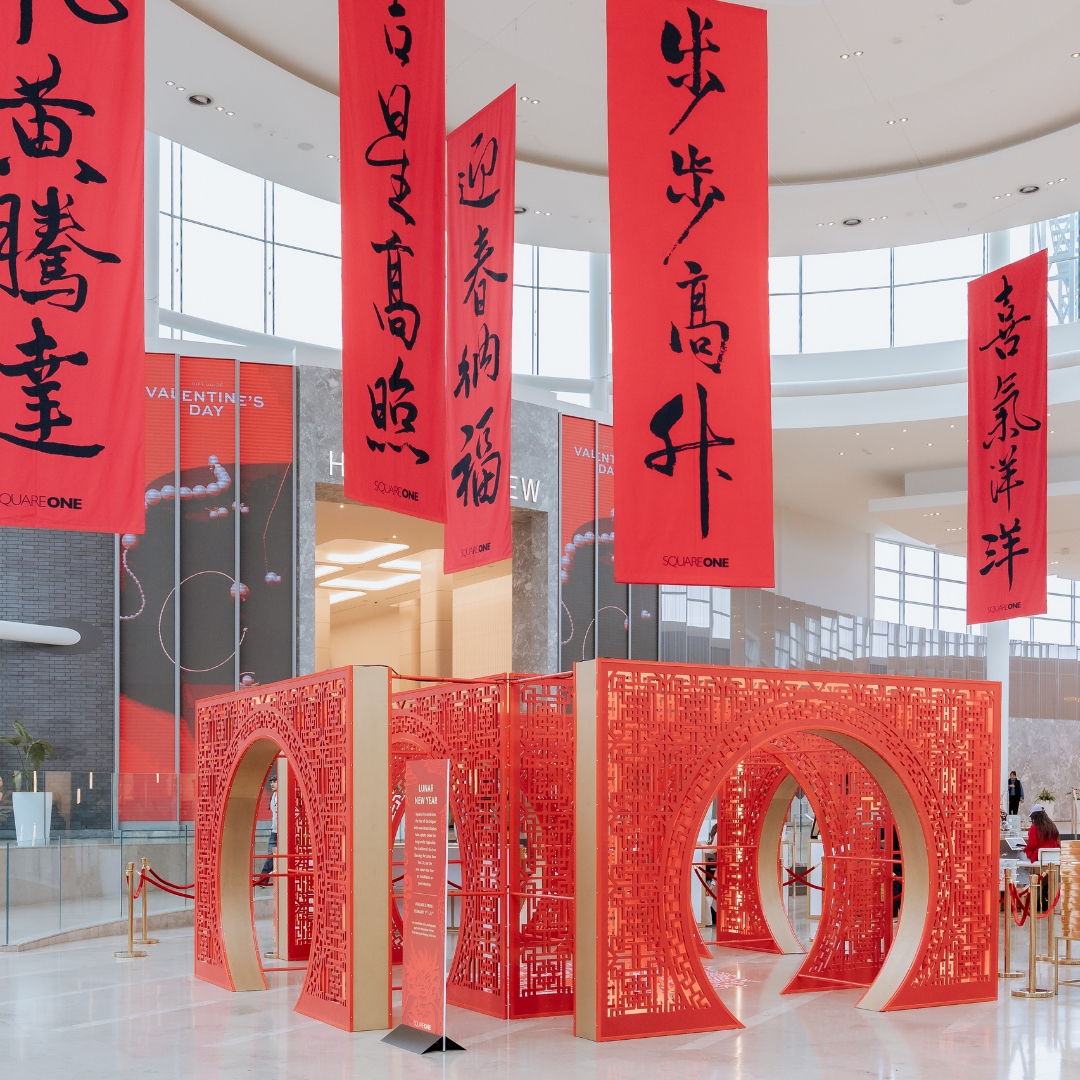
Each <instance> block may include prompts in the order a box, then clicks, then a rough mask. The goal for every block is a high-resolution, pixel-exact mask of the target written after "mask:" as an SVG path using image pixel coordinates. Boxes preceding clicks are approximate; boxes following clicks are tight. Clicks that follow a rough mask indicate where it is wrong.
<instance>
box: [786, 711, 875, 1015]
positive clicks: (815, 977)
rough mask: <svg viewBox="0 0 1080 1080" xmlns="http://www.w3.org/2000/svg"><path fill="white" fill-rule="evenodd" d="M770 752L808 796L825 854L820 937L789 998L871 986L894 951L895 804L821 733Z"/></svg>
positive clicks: (801, 735)
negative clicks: (802, 993)
mask: <svg viewBox="0 0 1080 1080" xmlns="http://www.w3.org/2000/svg"><path fill="white" fill-rule="evenodd" d="M769 750H770V751H771V752H772V753H773V754H775V755H776V756H777V758H778V759H779V760H780V761H781V762H782V763H783V764H784V765H786V766H787V769H788V771H790V772H791V773H792V775H794V777H795V778H796V780H798V782H799V785H800V786H801V787H802V789H803V791H804V792H805V793H806V795H807V797H808V798H809V800H810V804H811V806H812V807H813V809H814V814H815V817H816V819H817V824H818V828H819V830H820V833H821V842H822V847H823V848H824V857H823V862H822V867H821V887H822V898H821V918H820V920H819V922H818V932H817V934H816V935H815V937H814V943H813V945H812V946H811V947H810V952H809V954H808V955H807V957H806V960H805V961H804V962H803V964H802V966H801V967H800V968H799V971H798V972H797V974H796V975H795V978H794V979H792V981H791V982H790V983H789V984H788V986H787V988H786V989H785V990H784V993H789V994H790V993H793V992H796V991H803V990H830V989H839V988H842V987H855V986H869V985H870V984H871V983H872V982H873V981H874V979H875V978H876V977H877V973H878V972H879V971H880V970H881V965H882V964H883V963H884V962H885V956H886V954H887V953H888V951H889V947H890V946H891V945H892V935H893V920H892V906H893V819H892V814H891V813H890V811H889V804H888V803H887V802H886V800H885V796H884V794H883V793H882V791H881V788H880V787H878V785H877V782H876V781H875V780H874V778H873V777H872V776H871V775H870V773H869V771H868V770H867V769H866V768H865V767H864V766H863V765H861V764H860V763H859V761H858V760H856V758H854V757H853V756H852V755H851V754H849V753H848V752H847V751H846V750H844V749H842V748H841V747H839V746H837V745H836V744H835V743H832V742H829V740H828V739H825V738H822V737H821V736H820V735H812V734H810V733H809V732H797V733H795V734H790V735H785V736H782V737H781V738H779V739H774V740H773V741H772V742H770V743H769Z"/></svg>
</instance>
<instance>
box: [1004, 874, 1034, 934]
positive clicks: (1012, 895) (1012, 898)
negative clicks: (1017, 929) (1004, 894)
mask: <svg viewBox="0 0 1080 1080" xmlns="http://www.w3.org/2000/svg"><path fill="white" fill-rule="evenodd" d="M1017 906H1019V907H1020V910H1021V911H1022V912H1023V918H1020V919H1018V918H1017V917H1016V909H1017ZM1009 908H1010V910H1011V911H1012V917H1013V922H1015V923H1016V925H1017V926H1023V925H1024V923H1026V922H1027V921H1028V915H1030V914H1031V890H1030V889H1028V890H1027V892H1025V893H1024V898H1023V900H1022V901H1021V899H1020V893H1019V891H1018V890H1017V888H1016V886H1015V885H1014V884H1013V883H1012V882H1011V881H1010V882H1009Z"/></svg>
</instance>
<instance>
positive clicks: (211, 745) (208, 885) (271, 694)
mask: <svg viewBox="0 0 1080 1080" xmlns="http://www.w3.org/2000/svg"><path fill="white" fill-rule="evenodd" d="M351 679H352V672H351V669H347V670H338V671H330V672H324V673H322V674H320V675H311V676H307V677H305V678H302V679H293V680H291V681H289V682H284V683H277V684H274V686H272V687H260V688H259V689H258V690H252V691H249V692H241V693H239V694H232V695H229V696H228V697H225V698H220V699H211V700H209V701H207V702H201V703H200V704H199V711H198V807H197V811H196V820H195V973H196V975H197V976H198V977H199V978H201V979H205V980H207V981H208V982H213V983H216V984H217V985H219V986H223V987H225V988H226V989H229V990H232V989H233V983H232V978H231V977H230V975H229V970H228V965H227V963H226V960H225V947H224V942H223V940H222V930H221V919H220V915H219V911H220V896H219V885H220V875H221V870H220V866H219V865H218V864H219V860H220V838H221V828H222V823H223V819H224V812H225V802H226V798H227V795H228V792H229V789H230V787H231V785H232V782H233V776H234V774H235V771H236V768H237V766H238V764H239V762H240V761H241V759H242V758H243V756H244V753H245V752H246V751H247V749H248V748H249V747H250V746H251V745H252V744H253V743H254V742H256V741H257V740H260V739H270V740H272V741H274V742H276V743H277V744H278V745H279V746H280V747H281V749H282V750H283V751H284V752H285V753H286V755H287V756H288V758H289V773H290V775H291V776H295V778H296V781H297V784H298V786H299V788H300V790H301V792H302V794H303V798H304V802H305V804H306V805H307V806H310V807H314V808H315V812H314V813H313V814H312V816H311V823H310V824H311V834H312V835H311V851H312V855H313V859H314V865H315V867H316V874H315V877H314V898H313V911H314V912H317V915H318V917H317V918H315V919H314V936H313V938H312V941H311V946H310V961H309V964H308V969H307V974H306V975H305V977H304V985H303V989H302V990H301V993H300V1000H299V1001H298V1002H297V1006H296V1008H297V1011H299V1012H302V1013H305V1014H306V1015H308V1016H312V1017H315V1018H317V1019H320V1020H325V1021H326V1022H327V1023H330V1024H333V1025H335V1026H337V1027H343V1028H346V1029H349V1028H350V1027H351V1023H352V1011H351V1004H352V1003H351V999H350V994H351V985H352V983H351V950H350V947H349V939H348V932H347V923H346V919H347V916H348V913H349V911H350V910H351V904H350V885H351V880H350V876H349V868H348V866H347V864H346V862H345V860H344V859H343V857H342V854H343V852H345V851H347V850H349V849H350V846H351V836H350V834H351V822H352V806H351V801H350V798H349V793H348V787H347V782H346V777H347V770H348V769H349V768H350V767H351V764H352V762H351V739H350V735H349V732H350V722H351V716H350V711H349V710H350V695H351ZM252 825H253V826H254V821H253V822H252ZM290 839H291V837H290Z"/></svg>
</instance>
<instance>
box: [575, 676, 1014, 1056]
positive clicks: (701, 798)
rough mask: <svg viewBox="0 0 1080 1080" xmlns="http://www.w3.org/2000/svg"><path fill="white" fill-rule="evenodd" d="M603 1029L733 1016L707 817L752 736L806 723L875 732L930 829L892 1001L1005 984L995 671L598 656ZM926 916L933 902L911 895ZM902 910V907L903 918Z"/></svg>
mask: <svg viewBox="0 0 1080 1080" xmlns="http://www.w3.org/2000/svg"><path fill="white" fill-rule="evenodd" d="M596 672H597V693H596V700H597V753H598V757H599V760H600V761H601V762H605V763H606V766H607V774H606V775H607V781H606V791H604V790H602V791H601V793H600V795H599V800H600V801H599V806H598V810H597V828H598V847H599V850H600V851H601V852H607V857H606V860H603V861H602V862H601V879H600V881H599V882H598V892H599V895H598V898H597V927H598V930H599V932H600V933H601V935H602V939H601V940H602V941H603V940H604V939H605V938H606V947H601V948H599V949H598V964H599V965H600V966H599V967H598V971H597V979H598V984H599V985H598V990H599V995H600V996H599V1009H598V1015H597V1028H596V1030H597V1037H598V1038H600V1039H611V1038H616V1039H618V1038H632V1037H637V1036H645V1035H660V1034H674V1033H677V1032H690V1031H701V1030H717V1029H720V1028H725V1027H736V1026H738V1022H737V1021H736V1020H735V1018H734V1017H732V1016H731V1014H730V1013H729V1012H728V1011H727V1009H725V1008H724V1006H723V1005H722V1004H721V1002H720V1000H719V999H718V998H717V996H716V994H715V992H714V991H713V989H712V987H711V985H710V984H709V982H708V980H707V978H706V977H705V974H704V970H703V968H702V966H701V962H700V960H699V958H698V955H697V949H696V942H695V936H696V927H695V919H694V914H693V912H692V910H690V903H689V894H690V890H689V888H688V887H687V884H688V881H689V872H690V871H689V866H690V863H691V861H692V858H693V852H694V845H695V843H696V840H697V835H698V834H697V828H698V825H699V823H700V821H701V820H702V818H703V816H704V814H705V810H706V808H707V805H708V803H709V801H710V800H711V799H712V797H713V796H714V794H715V793H716V791H717V789H718V787H719V786H720V783H721V782H722V781H723V780H724V779H725V778H726V777H727V776H728V774H729V773H730V772H731V771H732V770H733V768H734V767H735V766H736V765H737V763H738V762H739V761H740V760H742V759H744V758H745V757H746V756H747V755H748V754H749V753H752V752H753V751H755V750H757V749H761V748H765V747H766V745H767V744H768V743H770V742H772V741H774V740H777V739H779V738H782V737H784V736H789V735H795V734H796V733H798V732H804V731H822V732H835V733H837V734H838V735H841V736H846V737H850V738H853V739H856V740H857V741H859V742H861V743H862V744H864V745H865V746H867V747H869V748H870V749H871V750H872V751H874V752H875V753H876V754H877V755H879V756H880V757H881V758H882V759H883V760H884V761H885V762H886V763H887V764H888V765H889V767H890V768H891V769H892V770H893V771H894V772H895V773H896V774H897V775H898V776H899V778H900V780H901V781H902V782H903V784H904V786H905V788H906V790H907V792H908V793H909V795H910V797H911V799H912V802H913V804H914V807H915V810H916V812H917V813H918V815H919V819H920V821H921V825H922V831H923V835H924V836H925V838H926V841H927V845H928V853H927V854H928V858H927V864H928V866H927V869H928V873H929V897H930V902H929V910H928V911H927V912H926V913H925V924H924V926H925V932H924V933H923V935H922V938H921V940H920V941H919V942H918V945H917V946H915V947H914V955H913V960H914V962H913V964H912V965H911V967H910V968H909V969H908V970H907V972H906V974H905V975H903V976H902V978H900V979H899V980H898V982H897V986H896V990H895V992H894V993H892V995H891V997H890V998H889V1000H888V1002H887V1004H886V1005H885V1008H887V1009H903V1008H915V1007H920V1006H926V1005H941V1004H948V1003H954V1002H962V1001H983V1000H993V999H995V998H996V996H997V985H996V983H997V978H996V972H997V908H996V905H991V903H990V902H989V901H990V896H991V893H992V891H993V890H995V889H996V888H997V857H996V837H997V830H998V813H997V797H996V794H995V793H996V779H995V778H996V772H995V766H996V756H997V751H996V747H997V739H998V733H997V729H996V715H995V704H994V695H993V690H992V688H991V687H989V686H988V685H987V684H986V683H976V682H961V681H959V680H917V679H897V678H888V677H872V676H854V675H833V674H829V675H827V676H826V675H822V673H815V672H780V671H755V670H740V669H731V668H728V669H718V668H716V667H695V666H691V665H676V664H665V665H647V664H643V663H630V662H626V661H617V660H598V661H596ZM906 914H907V916H908V917H913V918H916V919H919V918H922V917H923V913H920V912H913V911H912V912H909V913H906ZM901 921H902V923H903V916H902V919H901Z"/></svg>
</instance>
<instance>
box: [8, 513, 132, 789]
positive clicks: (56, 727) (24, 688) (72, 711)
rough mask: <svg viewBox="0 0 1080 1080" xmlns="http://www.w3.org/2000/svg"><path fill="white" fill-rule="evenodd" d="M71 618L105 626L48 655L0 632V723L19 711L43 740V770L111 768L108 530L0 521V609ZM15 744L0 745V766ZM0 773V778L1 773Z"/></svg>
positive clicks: (29, 616)
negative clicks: (51, 753)
mask: <svg viewBox="0 0 1080 1080" xmlns="http://www.w3.org/2000/svg"><path fill="white" fill-rule="evenodd" d="M65 618H66V619H79V620H81V621H83V622H87V623H90V624H91V625H93V626H96V627H98V629H100V630H101V631H102V633H103V634H104V635H105V637H104V640H103V641H102V643H101V644H100V645H99V646H98V647H97V648H96V649H94V650H93V651H92V652H88V653H82V654H76V655H50V654H49V653H48V652H47V651H43V650H41V649H39V648H37V647H35V646H33V645H27V644H24V643H22V642H14V641H0V729H2V734H5V735H7V734H10V733H11V720H12V719H13V718H15V719H19V720H22V721H23V722H24V723H25V724H26V725H27V727H28V728H29V729H30V731H31V733H32V734H33V735H34V736H36V737H38V738H42V739H46V740H47V741H49V742H51V743H52V744H53V746H54V747H55V748H56V753H57V755H58V758H59V760H58V761H55V762H49V763H48V764H47V765H46V768H47V769H49V770H53V769H63V770H73V771H74V770H78V771H83V770H100V771H102V772H112V769H113V625H112V620H113V537H112V535H111V534H104V533H80V532H60V531H57V530H53V529H12V528H0V619H5V620H11V621H13V622H31V623H48V622H49V620H50V619H65ZM15 761H16V758H15V752H14V750H12V749H11V748H9V747H6V746H2V745H0V770H2V771H3V773H4V775H5V776H7V775H8V774H9V773H10V772H11V771H12V769H13V768H14V765H15ZM5 783H7V781H5Z"/></svg>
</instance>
